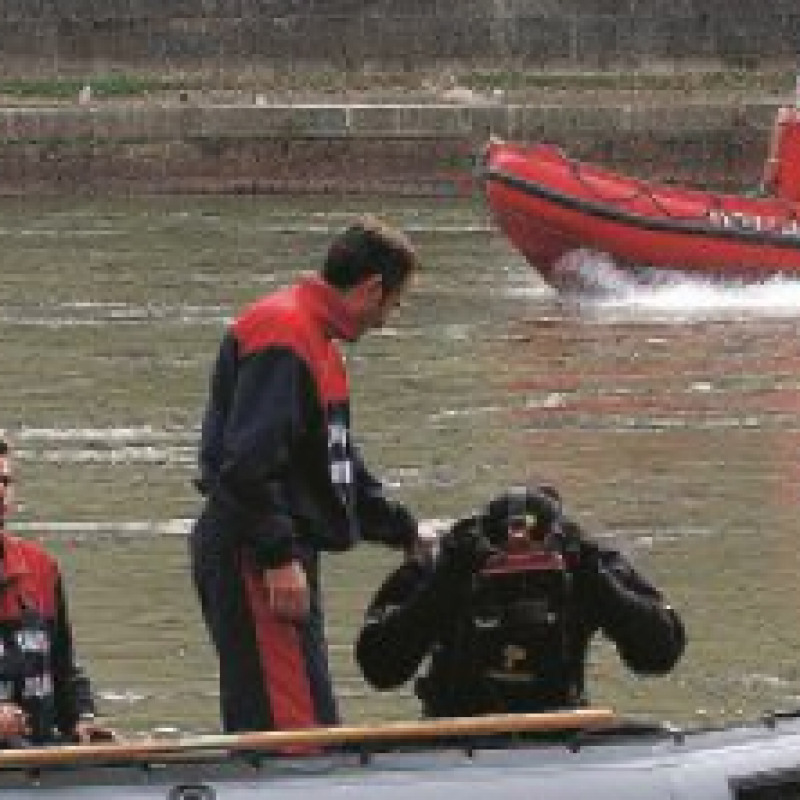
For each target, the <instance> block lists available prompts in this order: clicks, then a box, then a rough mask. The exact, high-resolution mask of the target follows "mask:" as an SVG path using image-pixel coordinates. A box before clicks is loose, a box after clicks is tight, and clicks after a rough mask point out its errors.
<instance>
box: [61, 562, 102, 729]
mask: <svg viewBox="0 0 800 800" xmlns="http://www.w3.org/2000/svg"><path fill="white" fill-rule="evenodd" d="M52 634H53V645H52V646H53V651H52V670H53V694H54V702H55V711H56V726H57V727H58V729H59V731H60V732H61V734H62V735H64V736H71V735H72V734H73V733H74V731H75V726H76V725H77V724H78V722H79V721H80V720H81V718H82V717H83V718H89V717H92V718H93V717H94V715H95V703H94V697H93V696H92V689H91V684H90V681H89V677H88V675H87V674H86V673H85V672H84V670H83V668H82V667H81V666H80V665H79V664H78V663H77V662H76V660H75V652H74V647H73V642H72V628H71V625H70V622H69V615H68V613H67V601H66V595H65V593H64V586H63V583H62V581H61V578H60V577H59V578H58V583H57V585H56V612H55V618H54V620H53V631H52Z"/></svg>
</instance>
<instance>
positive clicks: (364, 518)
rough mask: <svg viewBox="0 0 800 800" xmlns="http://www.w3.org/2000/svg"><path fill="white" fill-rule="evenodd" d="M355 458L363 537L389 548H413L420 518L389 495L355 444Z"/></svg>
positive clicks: (359, 513)
mask: <svg viewBox="0 0 800 800" xmlns="http://www.w3.org/2000/svg"><path fill="white" fill-rule="evenodd" d="M353 461H354V472H355V485H356V507H357V512H358V520H359V527H360V530H361V536H362V538H363V539H364V540H365V541H368V542H378V543H380V544H385V545H388V546H389V547H396V548H404V549H408V548H410V547H411V546H412V545H413V544H414V542H415V541H416V538H417V520H416V519H415V517H414V516H413V514H411V512H410V511H408V509H407V508H405V506H403V505H402V504H401V503H399V502H397V501H394V500H390V499H389V498H388V497H386V495H385V493H384V488H383V484H382V483H381V482H380V481H379V480H378V479H377V478H375V477H374V476H373V475H372V474H371V473H370V471H369V470H368V469H367V467H366V465H365V464H364V460H363V458H362V457H361V453H360V452H359V450H358V449H357V448H355V447H354V448H353Z"/></svg>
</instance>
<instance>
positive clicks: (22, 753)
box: [0, 708, 616, 769]
mask: <svg viewBox="0 0 800 800" xmlns="http://www.w3.org/2000/svg"><path fill="white" fill-rule="evenodd" d="M615 721H616V716H615V714H614V712H613V711H611V710H610V709H605V708H581V709H576V710H574V711H559V712H550V713H543V714H492V715H486V716H478V717H453V718H446V719H435V720H416V721H409V722H391V723H385V724H381V725H359V726H339V727H335V728H307V729H302V730H291V731H254V732H250V733H234V734H209V735H200V736H192V737H186V738H183V739H175V740H171V741H170V740H158V739H145V740H142V741H140V742H135V741H134V742H126V741H120V742H113V743H107V744H86V745H77V744H76V745H64V746H54V747H31V748H24V749H19V750H5V751H0V769H11V768H22V767H25V768H29V769H36V768H37V767H49V766H56V765H60V766H69V765H79V764H90V763H103V764H109V763H115V764H124V763H131V762H141V761H148V760H151V761H152V760H158V759H160V758H164V759H168V760H174V759H175V758H180V757H181V756H182V755H190V754H193V753H198V752H202V751H207V750H222V751H225V752H237V751H266V752H269V751H270V750H275V751H280V752H284V753H291V752H293V751H294V752H298V753H302V752H304V751H305V752H313V749H314V748H319V747H325V746H330V745H342V744H354V745H357V744H362V743H363V744H370V743H377V742H387V743H389V742H409V741H427V740H434V741H435V740H436V739H446V738H448V737H454V736H464V737H470V736H481V735H484V736H485V735H498V734H499V735H502V734H512V733H546V732H557V731H573V730H582V729H586V728H598V727H600V728H601V727H606V726H610V725H612V724H613V723H614V722H615Z"/></svg>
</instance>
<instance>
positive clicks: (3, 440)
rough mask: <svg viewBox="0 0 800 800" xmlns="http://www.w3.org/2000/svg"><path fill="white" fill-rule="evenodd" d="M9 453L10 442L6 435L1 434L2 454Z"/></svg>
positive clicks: (0, 449) (0, 453)
mask: <svg viewBox="0 0 800 800" xmlns="http://www.w3.org/2000/svg"><path fill="white" fill-rule="evenodd" d="M6 455H8V442H7V441H6V438H5V437H4V436H0V456H6Z"/></svg>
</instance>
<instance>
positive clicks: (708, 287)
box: [559, 251, 800, 321]
mask: <svg viewBox="0 0 800 800" xmlns="http://www.w3.org/2000/svg"><path fill="white" fill-rule="evenodd" d="M559 274H560V275H563V276H564V280H565V285H566V288H567V289H569V291H568V292H567V294H566V295H565V296H566V298H567V299H569V300H570V301H572V302H575V303H577V304H578V305H579V306H580V307H581V308H582V310H592V309H594V310H597V311H602V312H606V313H604V314H603V316H606V315H607V313H608V312H611V316H615V312H616V316H619V315H622V316H634V317H635V316H641V315H646V316H647V317H648V318H653V317H658V318H659V319H664V320H669V319H675V320H678V321H680V320H686V319H713V318H726V317H734V318H737V317H752V316H755V317H766V316H769V317H797V316H800V276H798V277H784V276H778V277H773V278H768V279H764V280H760V281H752V282H745V281H741V280H735V281H734V280H731V281H726V280H723V279H710V278H705V277H699V276H693V275H688V274H686V273H683V272H680V271H677V270H666V269H664V270H659V269H647V270H642V271H641V273H640V275H639V276H638V278H637V277H635V276H634V275H633V274H631V273H630V272H629V271H627V270H623V269H621V268H619V267H617V266H616V265H615V264H614V262H613V261H612V260H611V259H610V258H609V257H608V256H606V255H604V254H602V253H593V252H590V251H575V252H573V253H570V254H569V256H567V257H565V259H562V262H561V263H560V264H559ZM579 285H580V287H579V288H577V287H578V286H579Z"/></svg>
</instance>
